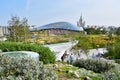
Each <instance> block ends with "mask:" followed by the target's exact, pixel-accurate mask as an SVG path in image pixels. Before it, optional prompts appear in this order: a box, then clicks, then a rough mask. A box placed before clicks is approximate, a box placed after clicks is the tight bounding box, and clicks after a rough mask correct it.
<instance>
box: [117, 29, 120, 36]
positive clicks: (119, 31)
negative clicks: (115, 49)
mask: <svg viewBox="0 0 120 80" xmlns="http://www.w3.org/2000/svg"><path fill="white" fill-rule="evenodd" d="M116 34H117V35H120V27H118V28H117V30H116Z"/></svg>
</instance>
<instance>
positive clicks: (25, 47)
mask: <svg viewBox="0 0 120 80" xmlns="http://www.w3.org/2000/svg"><path fill="white" fill-rule="evenodd" d="M0 49H1V50H2V51H3V52H6V51H34V52H37V53H39V60H40V61H43V62H44V63H45V64H47V63H54V62H55V54H54V53H53V52H51V51H50V49H49V48H47V47H43V46H41V45H35V44H27V43H26V44H25V43H16V42H0Z"/></svg>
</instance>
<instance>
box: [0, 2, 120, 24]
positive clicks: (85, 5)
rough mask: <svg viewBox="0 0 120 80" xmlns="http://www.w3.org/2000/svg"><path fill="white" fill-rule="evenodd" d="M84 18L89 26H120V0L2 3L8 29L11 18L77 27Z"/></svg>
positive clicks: (2, 16)
mask: <svg viewBox="0 0 120 80" xmlns="http://www.w3.org/2000/svg"><path fill="white" fill-rule="evenodd" d="M81 14H82V16H83V20H85V21H86V25H100V26H102V25H107V26H111V25H112V26H120V0H0V25H1V26H7V25H8V23H7V22H8V20H10V19H11V15H16V16H18V17H20V19H22V18H23V17H26V18H27V19H28V23H29V24H30V25H37V26H42V25H45V24H49V23H53V22H59V21H66V22H70V23H73V24H74V25H77V21H78V20H79V18H80V16H81Z"/></svg>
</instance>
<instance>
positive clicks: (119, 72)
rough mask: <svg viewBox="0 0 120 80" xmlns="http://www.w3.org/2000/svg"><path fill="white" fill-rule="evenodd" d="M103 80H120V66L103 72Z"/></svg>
mask: <svg viewBox="0 0 120 80" xmlns="http://www.w3.org/2000/svg"><path fill="white" fill-rule="evenodd" d="M102 80H120V66H116V67H115V68H114V69H112V70H110V71H108V72H105V73H103V75H102Z"/></svg>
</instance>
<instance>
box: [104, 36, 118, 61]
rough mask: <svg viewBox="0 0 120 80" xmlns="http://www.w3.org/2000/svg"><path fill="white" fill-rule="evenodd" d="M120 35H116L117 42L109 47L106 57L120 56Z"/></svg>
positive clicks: (115, 57) (116, 57) (114, 57)
mask: <svg viewBox="0 0 120 80" xmlns="http://www.w3.org/2000/svg"><path fill="white" fill-rule="evenodd" d="M119 41H120V36H118V37H116V40H115V43H114V44H112V45H109V46H108V47H107V50H108V52H107V53H105V55H104V56H105V57H108V58H112V59H119V58H120V42H119Z"/></svg>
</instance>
